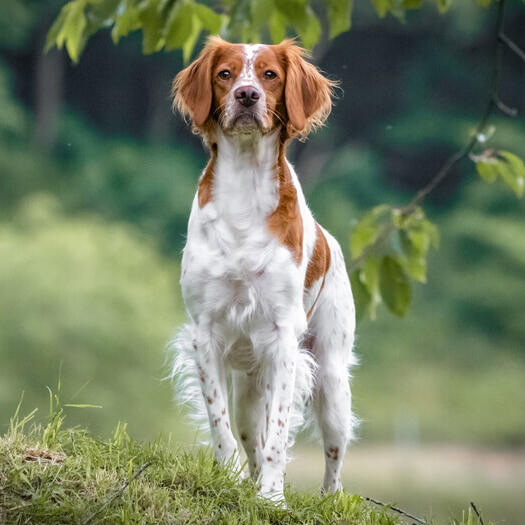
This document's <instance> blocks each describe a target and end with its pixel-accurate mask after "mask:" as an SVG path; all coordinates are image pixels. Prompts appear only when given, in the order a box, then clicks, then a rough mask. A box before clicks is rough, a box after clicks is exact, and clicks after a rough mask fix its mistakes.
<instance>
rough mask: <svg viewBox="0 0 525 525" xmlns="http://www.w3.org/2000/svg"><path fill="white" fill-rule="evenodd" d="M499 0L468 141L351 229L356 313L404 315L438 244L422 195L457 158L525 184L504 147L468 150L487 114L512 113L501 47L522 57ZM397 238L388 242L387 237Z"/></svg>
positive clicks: (524, 169)
mask: <svg viewBox="0 0 525 525" xmlns="http://www.w3.org/2000/svg"><path fill="white" fill-rule="evenodd" d="M504 19H505V0H499V2H498V8H497V15H496V24H495V27H496V30H495V36H494V59H493V60H494V65H493V72H492V76H491V82H490V93H489V96H488V101H487V103H486V106H485V110H484V112H483V113H482V115H481V117H480V119H479V121H478V123H477V125H476V128H475V130H474V132H473V133H472V136H471V138H470V139H469V140H468V142H467V143H466V144H465V145H464V146H463V147H462V148H461V149H459V150H458V151H456V152H455V153H454V154H453V155H452V156H451V157H449V158H448V159H447V161H446V162H445V163H444V164H443V166H442V167H441V168H440V169H439V171H438V172H437V173H436V174H435V175H434V176H433V177H432V178H431V179H430V181H429V182H428V183H427V184H426V185H425V186H424V187H423V188H421V189H420V190H419V191H418V192H417V193H416V195H415V196H414V198H413V199H412V200H411V201H410V202H409V203H408V204H406V205H404V206H401V207H391V206H388V205H380V206H377V207H375V208H373V209H372V210H371V211H370V212H368V213H367V214H366V215H365V216H364V217H363V219H362V220H361V221H360V222H359V224H358V225H357V226H356V227H355V229H354V231H353V233H352V239H351V250H352V255H353V258H352V259H351V261H350V262H349V269H350V271H351V272H352V273H351V280H352V285H353V289H354V293H355V295H356V301H357V302H358V313H359V314H360V316H362V315H363V314H364V313H367V314H368V315H369V316H370V317H372V318H374V317H375V311H376V308H377V306H378V305H379V304H380V303H381V302H384V303H385V304H386V306H387V307H388V309H389V310H390V311H391V312H393V313H394V314H397V315H401V316H402V315H404V314H405V313H406V311H407V309H408V307H409V305H410V300H411V288H410V280H409V277H411V278H412V279H414V280H417V281H420V282H425V281H426V266H427V255H428V251H429V248H430V246H434V247H435V248H437V247H438V242H439V234H438V230H437V228H436V227H435V225H433V224H432V223H431V222H430V221H429V220H428V219H427V218H426V217H425V214H424V212H423V210H422V208H421V205H422V204H423V201H424V200H425V198H426V197H427V196H428V195H429V194H430V193H431V192H432V191H433V190H435V189H436V187H437V186H439V185H440V184H441V183H442V182H443V181H444V180H445V179H446V178H447V177H448V176H449V175H450V174H451V172H452V169H453V168H454V167H455V166H456V165H457V164H458V163H460V162H461V161H462V160H463V159H465V158H467V157H469V158H470V159H471V160H473V161H474V162H475V163H476V169H477V171H478V173H479V175H480V176H481V177H482V178H483V179H484V180H485V181H487V182H489V183H493V182H495V181H496V180H497V179H498V178H501V179H503V181H504V182H505V183H506V184H507V186H509V187H510V188H511V189H512V191H513V192H514V193H515V194H516V196H517V197H521V196H522V195H523V192H524V189H525V166H524V164H523V161H522V160H521V159H520V158H519V157H517V156H516V155H514V154H512V153H510V152H508V151H497V152H494V151H492V150H485V151H483V152H482V153H481V154H478V155H476V154H474V149H475V148H476V146H478V145H479V144H483V143H485V142H486V141H487V139H488V138H489V135H490V133H489V130H487V126H488V122H489V119H490V117H491V116H492V115H493V113H494V112H495V111H496V110H500V111H501V112H503V113H504V114H506V115H508V116H512V117H514V116H515V115H516V114H517V111H516V110H515V109H513V108H510V107H508V106H507V105H505V104H504V103H503V102H502V101H501V99H500V96H499V85H500V76H501V61H502V54H503V48H504V47H505V46H506V47H508V48H509V49H511V50H512V51H513V52H514V53H515V54H516V55H517V56H518V57H519V58H521V59H522V60H524V61H525V53H524V52H523V51H522V50H521V49H520V48H519V47H518V46H517V45H516V44H515V43H514V42H512V41H511V40H510V39H509V38H508V37H507V35H506V34H505V32H504ZM396 233H397V238H396V239H395V241H394V242H392V243H391V245H387V241H389V240H391V239H392V237H393V235H394V234H396Z"/></svg>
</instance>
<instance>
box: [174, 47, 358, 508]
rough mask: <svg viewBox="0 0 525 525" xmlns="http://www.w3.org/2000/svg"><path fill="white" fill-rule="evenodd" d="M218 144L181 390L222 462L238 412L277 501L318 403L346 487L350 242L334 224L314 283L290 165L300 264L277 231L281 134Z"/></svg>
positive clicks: (186, 279) (332, 471) (190, 292)
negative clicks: (307, 416) (326, 262)
mask: <svg viewBox="0 0 525 525" xmlns="http://www.w3.org/2000/svg"><path fill="white" fill-rule="evenodd" d="M258 49H259V48H257V47H247V50H246V53H245V54H246V57H245V64H247V65H246V68H245V69H246V70H247V72H246V74H245V76H244V77H243V79H241V80H242V82H245V81H252V80H253V79H252V78H251V77H250V75H249V72H250V68H253V60H254V56H256V53H257V52H258ZM243 71H244V69H243ZM241 80H240V81H241ZM259 103H261V101H260V102H259ZM216 140H217V159H216V163H215V167H214V176H213V177H214V178H213V187H212V198H211V200H210V202H208V203H207V204H206V205H204V206H203V207H202V208H200V207H199V203H198V199H197V196H196V197H195V199H194V202H193V206H192V210H191V216H190V220H189V225H188V236H187V242H186V246H185V248H184V253H183V258H182V276H181V286H182V293H183V297H184V302H185V304H186V308H187V311H188V315H189V322H188V323H187V324H186V325H185V326H184V327H183V328H182V329H181V330H180V331H179V332H178V334H177V336H176V338H175V339H174V341H173V345H172V347H173V349H174V354H175V358H174V366H173V374H172V375H173V377H174V378H175V379H176V381H177V395H178V396H179V398H180V399H181V400H182V401H183V402H189V403H191V404H192V405H193V408H194V410H195V411H196V412H198V413H200V414H201V415H202V414H204V415H205V416H207V420H208V422H209V428H210V430H211V442H212V445H213V448H214V452H215V455H216V457H217V459H218V460H219V461H224V462H225V461H233V464H234V466H235V467H236V468H240V460H239V447H238V445H237V440H236V439H235V437H234V433H233V429H232V427H233V425H232V421H233V419H234V418H235V420H236V427H237V433H238V437H239V439H240V440H241V442H242V444H243V447H244V450H245V452H246V455H247V457H248V463H249V468H250V472H251V474H252V476H253V477H254V478H255V479H256V481H257V483H258V488H259V491H260V494H261V495H263V496H265V497H269V498H272V499H276V500H282V499H283V482H284V469H285V463H286V454H287V447H288V446H289V445H290V444H291V443H292V442H293V436H294V433H295V431H296V430H297V429H298V428H299V427H300V426H301V424H302V423H303V412H304V406H305V403H306V402H307V401H311V404H312V405H313V409H314V412H315V415H316V418H317V421H318V424H319V427H320V430H321V434H322V436H323V440H324V447H325V454H326V471H325V479H324V483H323V487H324V489H325V490H331V491H334V490H339V489H340V488H341V482H340V470H341V465H342V459H343V455H344V452H345V450H346V446H347V443H348V441H349V440H350V438H351V437H352V428H353V418H352V414H351V398H350V388H349V367H350V366H351V365H352V364H354V362H355V358H354V355H353V353H352V347H353V338H354V328H355V321H354V305H353V298H352V292H351V289H350V283H349V280H348V276H347V274H346V270H345V265H344V260H343V256H342V253H341V249H340V247H339V245H338V244H337V241H336V240H335V239H334V238H333V237H332V236H331V235H330V234H329V233H328V232H326V231H324V230H323V232H324V234H325V236H326V238H327V241H328V245H329V248H330V252H331V264H330V267H329V270H328V272H327V275H326V278H325V282H324V286H323V285H322V282H321V281H322V280H321V279H319V280H318V281H317V282H316V283H314V285H313V286H312V287H311V289H310V290H305V289H304V280H305V274H306V269H307V266H308V262H309V260H310V258H311V256H312V253H313V250H314V246H315V241H316V228H315V221H314V219H313V216H312V213H311V212H310V210H309V209H308V207H307V205H306V201H305V198H304V195H303V192H302V189H301V187H300V184H299V181H298V179H297V176H296V174H295V172H294V169H293V167H292V166H291V165H290V164H289V165H288V167H289V170H290V173H291V176H292V180H293V183H294V185H295V188H296V190H297V196H298V201H299V207H300V213H301V216H302V221H303V230H304V234H303V237H304V240H303V258H302V261H301V263H300V264H299V265H297V264H296V262H295V261H294V259H293V256H292V253H291V252H290V251H289V250H288V249H287V248H286V247H285V246H283V245H281V244H280V243H279V242H278V240H277V238H276V237H274V236H273V235H272V234H271V233H270V231H269V230H268V228H267V218H268V215H269V214H270V213H271V212H272V211H273V210H275V208H276V207H277V204H278V201H279V182H278V179H277V178H276V177H275V169H276V164H277V154H278V140H279V136H278V132H274V133H272V134H266V135H264V134H260V133H259V134H258V133H250V134H226V133H224V132H223V131H221V129H220V128H219V129H217V130H216ZM321 288H322V290H321ZM320 290H321V291H320ZM317 297H318V299H317V302H315V301H316V298H317ZM314 303H315V306H314V309H313V311H312V314H311V317H310V318H309V319H307V312H309V310H310V308H311V307H312V305H313V304H314ZM306 336H309V337H310V336H313V340H314V341H315V342H314V344H313V348H312V350H311V352H310V351H307V350H303V349H301V347H300V343H301V341H302V340H303V338H305V337H306ZM232 407H233V409H232ZM231 412H233V416H234V418H233V417H232V414H231ZM204 419H206V417H205V418H204ZM201 420H202V419H201Z"/></svg>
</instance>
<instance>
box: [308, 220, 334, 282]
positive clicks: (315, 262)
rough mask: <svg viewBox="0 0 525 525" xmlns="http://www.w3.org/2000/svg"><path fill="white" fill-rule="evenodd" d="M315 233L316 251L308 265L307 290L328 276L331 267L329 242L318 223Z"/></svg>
mask: <svg viewBox="0 0 525 525" xmlns="http://www.w3.org/2000/svg"><path fill="white" fill-rule="evenodd" d="M315 233H316V239H315V246H314V251H313V253H312V258H311V259H310V262H309V263H308V268H307V269H306V277H305V279H304V287H305V288H307V289H309V288H311V287H312V284H314V282H315V281H317V280H318V279H320V278H321V277H323V276H324V275H326V272H327V271H328V268H329V267H330V248H329V247H328V242H327V240H326V237H325V236H324V233H323V230H321V227H320V226H319V224H318V223H317V222H316V223H315Z"/></svg>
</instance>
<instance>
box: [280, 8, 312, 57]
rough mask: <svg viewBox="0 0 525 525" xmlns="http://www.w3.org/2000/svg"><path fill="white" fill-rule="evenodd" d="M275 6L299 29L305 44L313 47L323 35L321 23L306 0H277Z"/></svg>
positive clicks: (298, 31)
mask: <svg viewBox="0 0 525 525" xmlns="http://www.w3.org/2000/svg"><path fill="white" fill-rule="evenodd" d="M275 6H276V7H277V9H279V11H280V12H281V13H282V14H283V15H284V16H285V17H286V19H287V22H288V23H289V24H290V25H292V26H293V27H294V28H295V29H296V30H297V33H298V35H299V37H300V39H301V41H302V44H303V46H304V47H306V48H308V49H310V48H312V47H313V46H314V45H315V44H316V43H317V41H318V40H319V36H320V35H321V24H320V22H319V20H318V19H317V17H316V16H315V13H314V12H313V10H312V8H311V7H310V6H309V5H308V4H307V3H306V1H305V0H275Z"/></svg>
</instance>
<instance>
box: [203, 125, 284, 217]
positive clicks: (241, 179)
mask: <svg viewBox="0 0 525 525" xmlns="http://www.w3.org/2000/svg"><path fill="white" fill-rule="evenodd" d="M212 155H214V156H215V159H214V166H213V178H214V181H213V185H214V189H213V195H214V202H215V204H216V206H218V208H219V209H220V210H221V211H223V212H224V213H226V214H233V215H236V216H243V217H247V216H249V215H251V216H253V217H254V218H255V217H256V216H266V215H268V214H269V213H271V212H272V211H273V210H274V209H275V207H276V206H277V203H278V194H279V180H278V177H276V173H277V171H278V165H279V162H285V161H284V153H283V146H282V143H281V140H280V134H279V131H275V132H273V133H269V134H264V135H263V134H260V133H253V134H241V133H238V134H232V135H230V134H226V133H224V132H223V131H222V130H219V131H218V132H217V136H216V142H215V144H214V148H213V150H212Z"/></svg>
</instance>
